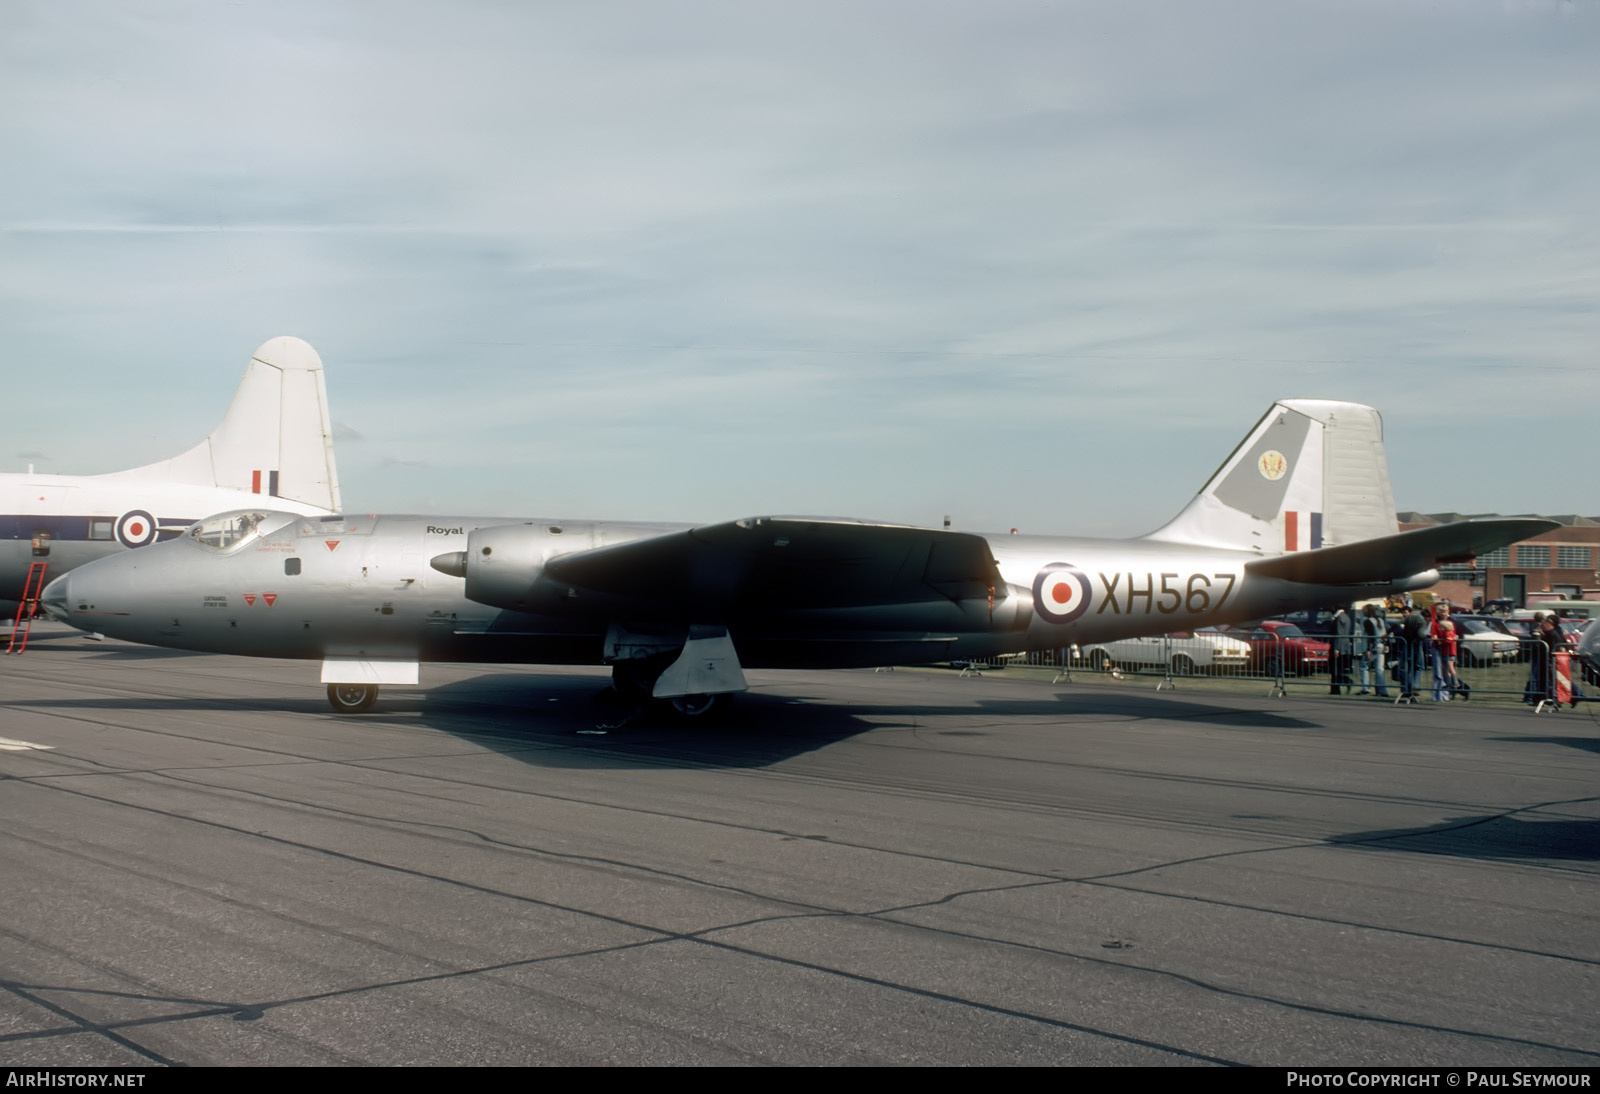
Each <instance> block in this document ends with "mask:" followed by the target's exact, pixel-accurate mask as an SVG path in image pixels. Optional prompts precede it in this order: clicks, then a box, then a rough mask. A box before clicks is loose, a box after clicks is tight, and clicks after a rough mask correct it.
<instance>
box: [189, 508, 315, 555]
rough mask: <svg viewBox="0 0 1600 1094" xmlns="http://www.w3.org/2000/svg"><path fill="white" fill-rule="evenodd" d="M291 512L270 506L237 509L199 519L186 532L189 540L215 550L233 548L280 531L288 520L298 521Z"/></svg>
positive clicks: (290, 522)
mask: <svg viewBox="0 0 1600 1094" xmlns="http://www.w3.org/2000/svg"><path fill="white" fill-rule="evenodd" d="M294 519H295V518H294V515H293V514H291V513H274V512H272V511H271V510H267V509H236V510H234V511H233V512H231V513H218V514H217V515H216V516H214V517H207V518H206V519H205V520H202V521H196V522H195V523H194V524H192V525H190V527H189V531H188V532H186V533H185V535H187V536H188V537H189V542H191V543H196V544H199V545H200V546H201V547H205V548H207V549H209V550H213V551H232V550H234V549H235V548H237V547H240V546H242V545H243V544H246V543H248V542H250V541H251V540H253V539H259V538H260V537H261V536H264V535H268V534H269V533H272V532H276V531H277V530H278V529H279V528H282V527H283V526H284V525H286V524H292V523H294Z"/></svg>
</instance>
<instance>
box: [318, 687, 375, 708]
mask: <svg viewBox="0 0 1600 1094" xmlns="http://www.w3.org/2000/svg"><path fill="white" fill-rule="evenodd" d="M377 700H378V685H377V684H329V685H328V704H329V705H330V706H332V707H333V711H334V713H335V714H360V713H362V712H363V711H365V710H367V709H368V708H370V707H371V706H372V704H373V703H375V702H377Z"/></svg>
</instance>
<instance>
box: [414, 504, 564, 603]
mask: <svg viewBox="0 0 1600 1094" xmlns="http://www.w3.org/2000/svg"><path fill="white" fill-rule="evenodd" d="M574 539H576V540H577V543H576V544H575V543H574ZM586 543H587V537H586V536H582V535H580V536H577V537H573V536H571V535H569V534H568V529H567V528H565V527H563V526H561V525H544V524H532V523H527V524H497V525H494V526H492V527H489V528H474V529H473V530H472V531H471V532H469V533H468V534H467V549H466V550H465V551H451V552H449V553H447V554H442V555H436V556H435V557H434V558H432V559H431V560H429V564H430V565H432V566H433V568H434V569H435V570H438V571H439V572H440V573H446V574H450V575H451V576H453V577H461V578H465V579H466V582H467V587H466V590H465V592H466V596H467V599H468V600H474V601H477V602H478V603H479V604H488V605H490V606H491V607H495V608H506V609H509V610H511V611H517V612H528V611H537V610H540V609H547V608H549V607H551V606H552V603H553V602H554V601H555V600H558V599H559V598H560V593H559V592H558V591H557V590H554V589H551V588H548V587H542V586H540V584H539V578H540V576H541V575H542V574H543V573H544V567H545V563H546V562H547V561H548V560H549V559H551V558H553V557H555V556H556V555H561V554H566V553H568V552H569V551H572V550H573V549H574V547H576V548H577V549H579V550H581V549H582V548H583V546H584V545H586Z"/></svg>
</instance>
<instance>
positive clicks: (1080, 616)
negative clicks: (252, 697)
mask: <svg viewBox="0 0 1600 1094" xmlns="http://www.w3.org/2000/svg"><path fill="white" fill-rule="evenodd" d="M275 522H276V526H275V527H269V526H272V525H274V523H275ZM755 523H756V524H757V525H759V521H757V522H755ZM513 524H514V525H515V526H516V528H517V530H518V531H519V532H520V533H521V534H522V538H523V540H524V541H531V543H532V546H531V547H530V548H528V549H529V550H531V551H533V552H534V555H535V557H534V565H535V566H538V565H539V564H541V563H548V562H550V561H552V560H556V559H559V558H561V557H562V556H567V555H573V554H577V553H585V552H592V551H595V550H596V549H600V548H607V547H612V546H615V545H621V544H627V543H633V542H636V541H643V540H649V539H655V538H657V537H662V536H666V535H668V534H671V533H675V532H684V531H686V530H688V529H690V528H691V527H692V526H690V525H678V524H639V523H613V522H595V521H568V520H529V521H521V522H508V521H506V520H505V519H504V518H493V519H488V518H468V517H423V516H366V517H354V516H346V517H343V518H330V517H324V518H320V519H319V518H315V517H305V516H294V515H291V514H269V515H268V519H267V520H265V521H263V522H262V525H261V527H262V529H263V530H262V531H261V532H260V533H258V534H253V535H252V536H251V537H249V538H245V539H243V540H242V541H240V542H237V543H230V544H226V545H221V544H219V543H217V542H207V541H206V540H205V539H204V538H202V537H199V536H197V535H196V534H194V533H193V532H191V533H190V534H188V535H185V536H182V537H179V538H177V539H174V540H171V541H168V542H163V543H159V544H154V545H151V546H148V547H144V548H141V549H139V550H137V551H133V552H128V553H127V554H125V555H123V556H121V557H119V558H116V559H108V560H106V561H105V562H100V563H92V564H89V565H86V566H84V567H82V568H80V569H78V570H75V571H73V572H72V573H70V574H68V575H66V576H64V577H62V578H61V579H59V580H58V581H57V582H55V583H54V584H52V585H51V586H50V587H49V589H48V590H47V592H46V596H45V606H46V608H47V610H48V611H49V612H50V614H51V615H53V616H55V617H56V618H59V619H62V620H64V621H67V622H70V623H71V624H73V625H74V626H76V627H78V628H80V629H84V630H90V631H98V632H100V633H102V634H105V635H109V636H111V637H115V638H121V639H127V640H130V641H135V642H143V643H148V644H151V645H157V646H167V647H172V648H177V649H190V650H205V651H210V652H217V653H233V654H247V655H252V656H261V657H287V658H310V659H340V658H345V659H358V660H364V661H367V660H370V661H407V662H425V661H479V662H527V663H548V664H601V663H604V662H606V661H608V660H610V658H608V657H607V656H606V647H605V643H606V638H607V634H608V631H611V630H612V629H613V628H615V627H617V626H618V625H622V626H625V627H627V628H629V629H630V630H631V631H643V632H650V631H652V630H658V631H659V630H661V629H663V628H666V629H670V628H671V627H672V626H675V625H687V624H690V623H693V622H694V621H695V612H696V609H695V608H694V606H692V605H691V606H689V607H688V608H684V607H683V606H681V605H680V606H678V607H677V608H676V609H674V613H673V614H675V615H677V618H675V619H672V618H667V617H665V616H663V615H661V614H660V613H657V612H653V611H652V610H650V609H648V608H644V607H641V604H642V601H641V600H639V599H638V598H632V599H630V598H627V597H619V596H618V595H616V594H615V592H614V591H612V592H609V593H608V592H605V591H596V590H594V589H590V588H584V587H581V586H580V585H577V584H573V583H571V582H569V581H565V580H553V579H549V578H546V577H539V578H538V579H536V580H535V581H534V582H532V584H531V585H530V590H529V593H528V595H527V602H526V610H509V609H507V608H503V607H494V606H491V605H489V604H485V603H479V602H476V601H474V600H471V599H468V597H467V595H466V582H465V581H464V579H463V578H462V577H460V576H452V575H451V574H449V573H446V572H441V571H440V569H438V568H436V566H435V565H434V564H433V563H435V562H436V560H438V559H440V558H441V557H445V556H449V555H451V554H452V553H454V552H462V553H464V552H465V551H466V549H467V546H468V538H469V535H471V534H472V533H473V532H474V531H475V530H480V529H490V528H504V527H507V526H510V525H513ZM742 524H743V522H741V525H742ZM197 527H198V526H197ZM908 531H917V532H919V534H920V533H921V530H908ZM926 534H929V535H934V536H937V535H940V533H934V532H928V533H926ZM983 539H984V541H985V542H986V543H987V544H988V547H989V551H990V552H991V553H992V556H993V560H994V563H995V564H996V568H997V570H998V574H999V576H1000V578H1001V580H1000V581H999V582H996V583H994V584H992V585H991V586H989V587H988V588H987V589H983V588H980V589H978V590H976V591H974V590H972V589H971V588H970V582H969V583H968V584H969V588H968V589H967V590H966V592H964V593H961V594H959V595H957V594H952V595H948V596H945V595H934V596H919V597H915V598H912V597H901V598H898V599H899V602H897V603H891V604H863V603H860V602H859V599H858V598H857V599H854V600H852V599H850V598H844V599H845V600H846V601H848V602H842V603H839V604H829V603H827V602H826V601H827V595H826V588H825V587H824V588H822V589H820V590H811V591H808V592H807V593H806V595H805V597H804V599H803V600H802V601H795V600H789V601H782V598H781V596H780V597H777V598H769V597H766V596H763V595H761V594H759V593H757V594H749V595H745V596H743V597H741V598H738V599H736V600H734V601H732V602H731V603H732V607H731V608H729V609H728V610H727V611H726V612H725V613H724V614H723V617H722V618H719V619H718V620H717V622H718V623H719V624H721V625H723V626H725V627H726V632H727V635H728V637H729V638H730V639H731V640H732V643H733V645H734V647H735V649H736V650H737V653H738V659H739V663H740V664H742V665H744V666H746V667H751V668H762V667H764V668H800V667H808V668H825V667H838V668H842V667H855V666H872V665H885V664H914V663H926V662H935V661H945V660H950V659H954V658H984V657H993V656H997V655H1000V654H1008V653H1019V652H1022V651H1025V650H1029V649H1050V648H1058V647H1063V646H1067V645H1071V644H1075V643H1087V642H1102V641H1109V640H1112V639H1117V638H1124V637H1130V636H1135V635H1147V634H1156V633H1163V632H1168V631H1181V630H1188V629H1192V628H1196V627H1203V626H1209V625H1214V624H1221V623H1231V622H1240V621H1244V620H1250V619H1258V618H1261V617H1263V616H1267V615H1274V614H1278V613H1281V612H1284V611H1288V610H1292V609H1295V608H1302V607H1309V606H1316V605H1322V604H1334V603H1348V602H1350V601H1351V600H1354V599H1359V598H1365V597H1374V596H1382V595H1385V594H1386V593H1389V592H1392V591H1396V590H1399V589H1404V588H1416V587H1420V586H1422V585H1426V584H1428V583H1429V582H1431V581H1432V580H1433V579H1434V576H1435V575H1432V574H1421V575H1417V576H1415V577H1412V578H1406V579H1400V580H1394V581H1385V582H1380V583H1372V584H1362V585H1337V586H1330V585H1311V584H1306V583H1303V582H1292V581H1285V580H1279V579H1274V578H1268V577H1262V576H1260V575H1256V574H1250V573H1247V571H1246V563H1248V562H1251V561H1253V560H1257V559H1259V558H1260V557H1261V555H1260V554H1258V553H1253V552H1249V551H1241V550H1226V549H1218V548H1208V547H1198V546H1184V545H1181V544H1173V543H1166V542H1160V541H1153V540H1147V539H1133V540H1105V539H1082V538H1056V537H1045V536H1023V535H1007V534H1000V535H987V536H984V537H983ZM474 542H477V541H476V540H475V541H474ZM479 550H481V548H479ZM484 553H485V554H487V552H484ZM918 565H921V563H920V562H919V563H918ZM824 584H825V583H824ZM676 641H677V644H678V645H681V644H682V637H681V633H680V637H678V638H677V640H676Z"/></svg>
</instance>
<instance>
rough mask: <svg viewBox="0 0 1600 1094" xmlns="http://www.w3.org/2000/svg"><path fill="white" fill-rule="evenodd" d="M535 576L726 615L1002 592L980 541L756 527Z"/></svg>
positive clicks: (841, 524) (832, 527)
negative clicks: (720, 610)
mask: <svg viewBox="0 0 1600 1094" xmlns="http://www.w3.org/2000/svg"><path fill="white" fill-rule="evenodd" d="M545 573H546V575H548V576H549V577H551V578H554V579H555V580H557V581H559V582H562V583H564V584H568V585H573V586H577V587H580V588H583V589H588V590H593V591H595V592H598V593H601V594H603V595H606V596H615V597H619V598H623V599H626V600H628V601H631V602H633V603H636V604H639V605H654V606H658V607H665V606H669V605H673V606H675V605H685V606H690V607H691V608H715V607H722V608H728V609H731V610H733V611H734V612H736V613H742V612H748V611H760V612H772V611H784V610H786V609H814V608H851V607H864V606H869V605H882V604H910V603H917V602H922V601H935V600H951V601H955V600H964V599H969V598H974V597H986V596H989V595H991V591H992V590H1001V593H1000V595H1001V596H1004V592H1003V590H1004V588H1005V586H1004V582H1003V580H1002V579H1001V577H1000V573H999V570H998V569H997V568H996V566H995V561H994V557H993V555H992V554H991V553H990V550H989V544H988V542H987V541H986V540H984V539H983V538H982V537H981V536H974V535H968V534H966V533H961V532H944V531H936V530H933V529H929V528H915V527H909V526H904V525H892V524H870V523H864V522H859V521H846V520H834V519H816V518H807V517H757V518H752V519H748V520H739V521H733V522H730V523H727V524H714V525H707V526H705V527H701V528H692V529H689V530H687V531H682V532H672V533H668V534H667V535H662V536H652V537H651V538H649V539H642V540H635V541H633V542H631V543H622V544H618V545H616V546H613V547H599V548H596V549H594V550H590V551H582V552H579V553H576V554H571V555H563V556H561V557H559V558H555V559H551V560H550V561H549V562H548V563H546V565H545Z"/></svg>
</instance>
